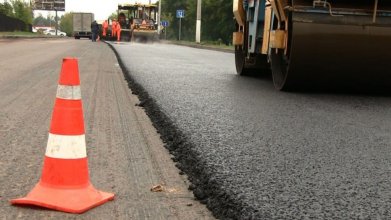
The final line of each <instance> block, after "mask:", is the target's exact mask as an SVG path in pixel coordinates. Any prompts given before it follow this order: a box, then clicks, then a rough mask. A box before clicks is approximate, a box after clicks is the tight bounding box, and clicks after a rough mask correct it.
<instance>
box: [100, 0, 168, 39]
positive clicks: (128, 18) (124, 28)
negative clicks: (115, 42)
mask: <svg viewBox="0 0 391 220" xmlns="http://www.w3.org/2000/svg"><path fill="white" fill-rule="evenodd" d="M157 9H158V8H157V5H149V4H141V3H135V4H118V19H117V21H118V22H119V23H120V25H121V41H139V42H156V41H159V39H160V33H158V31H157V24H156V18H157ZM111 23H112V21H111V20H109V32H111ZM110 38H112V39H114V37H108V38H107V39H110Z"/></svg>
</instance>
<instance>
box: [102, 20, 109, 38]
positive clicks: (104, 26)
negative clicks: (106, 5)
mask: <svg viewBox="0 0 391 220" xmlns="http://www.w3.org/2000/svg"><path fill="white" fill-rule="evenodd" d="M102 28H103V34H102V35H103V36H104V37H106V32H107V28H109V23H107V20H105V21H104V22H103V24H102Z"/></svg>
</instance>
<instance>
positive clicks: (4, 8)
mask: <svg viewBox="0 0 391 220" xmlns="http://www.w3.org/2000/svg"><path fill="white" fill-rule="evenodd" d="M13 10H14V9H13V8H12V5H11V4H10V3H8V2H4V3H0V14H3V15H6V16H8V17H14V12H13Z"/></svg>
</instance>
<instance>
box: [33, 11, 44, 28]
mask: <svg viewBox="0 0 391 220" xmlns="http://www.w3.org/2000/svg"><path fill="white" fill-rule="evenodd" d="M34 25H38V26H44V25H45V18H44V17H43V16H42V14H41V13H39V14H38V16H37V17H36V18H34Z"/></svg>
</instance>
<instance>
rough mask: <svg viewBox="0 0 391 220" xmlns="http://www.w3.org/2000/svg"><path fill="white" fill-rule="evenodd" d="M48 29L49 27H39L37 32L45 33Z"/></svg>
mask: <svg viewBox="0 0 391 220" xmlns="http://www.w3.org/2000/svg"><path fill="white" fill-rule="evenodd" d="M47 30H49V29H47V28H39V29H37V33H40V34H45V32H46V31H47Z"/></svg>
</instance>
